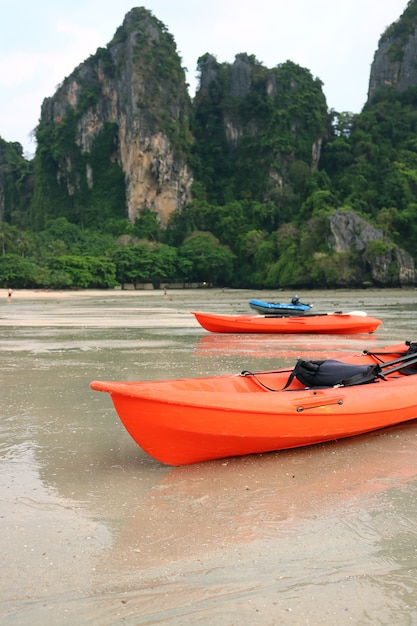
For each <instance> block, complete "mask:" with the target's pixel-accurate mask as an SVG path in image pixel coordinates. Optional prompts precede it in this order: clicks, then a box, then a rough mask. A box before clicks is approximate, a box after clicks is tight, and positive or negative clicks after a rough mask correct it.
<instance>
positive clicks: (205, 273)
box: [179, 232, 236, 285]
mask: <svg viewBox="0 0 417 626" xmlns="http://www.w3.org/2000/svg"><path fill="white" fill-rule="evenodd" d="M179 256H180V257H181V258H182V259H186V260H187V261H190V262H191V263H192V269H191V273H190V274H189V275H188V276H187V278H188V280H189V281H190V282H198V283H208V284H210V285H219V284H221V285H227V284H229V283H230V281H231V280H232V277H233V270H234V260H235V258H236V257H235V255H234V254H233V253H232V252H231V251H230V249H229V248H227V247H226V246H223V245H221V244H220V243H219V241H218V239H216V237H214V235H212V234H211V233H201V232H196V233H194V234H193V235H191V236H190V237H189V238H188V239H186V241H185V242H184V243H183V245H182V246H180V248H179Z"/></svg>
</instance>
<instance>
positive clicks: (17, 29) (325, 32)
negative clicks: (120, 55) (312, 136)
mask: <svg viewBox="0 0 417 626" xmlns="http://www.w3.org/2000/svg"><path fill="white" fill-rule="evenodd" d="M135 6H144V7H145V8H146V9H149V10H150V11H151V12H152V13H153V14H154V16H155V17H156V18H158V19H159V20H160V21H161V22H163V23H164V24H165V26H166V27H167V29H168V31H169V32H170V33H171V34H172V35H173V37H174V40H175V42H176V45H177V50H178V52H179V55H180V56H181V58H182V64H183V66H184V67H186V68H187V70H188V74H187V80H188V83H189V84H190V95H191V96H193V95H194V93H195V87H196V65H197V59H198V58H199V57H200V56H202V55H203V54H205V53H206V52H209V53H211V54H213V55H214V56H216V58H217V60H218V61H219V62H220V63H223V62H233V60H234V58H235V55H236V54H239V53H241V52H247V53H248V54H253V55H255V56H256V58H257V59H258V61H260V62H261V63H262V64H263V65H264V66H265V67H269V68H271V67H274V66H275V65H278V64H279V63H283V62H285V61H287V60H290V61H293V62H294V63H296V64H298V65H300V66H302V67H304V68H307V69H308V70H310V72H311V73H312V75H313V77H314V78H319V79H320V80H321V81H322V82H323V91H324V94H325V96H326V99H327V105H328V107H329V108H332V109H335V110H337V111H351V112H352V113H359V112H360V111H361V109H362V107H363V105H364V104H365V101H366V97H367V92H368V81H369V74H370V68H371V63H372V60H373V56H374V53H375V50H376V49H377V47H378V40H379V37H380V36H381V35H382V33H383V32H384V30H385V29H386V27H387V26H389V25H390V24H392V22H394V21H396V20H397V19H398V18H399V17H400V15H401V14H402V13H403V11H404V10H405V8H406V6H407V0H349V2H346V1H342V0H291V1H289V0H147V2H143V3H139V4H134V3H133V0H37V1H34V0H20V1H19V0H16V2H13V1H12V0H0V136H1V137H2V138H3V139H5V140H6V141H19V142H20V143H21V144H22V146H23V148H24V152H25V154H27V155H32V154H33V153H34V151H35V148H36V145H35V142H34V140H33V133H32V131H33V129H34V128H35V127H36V125H37V124H38V121H39V117H40V110H41V105H42V101H43V100H44V98H46V97H49V96H52V95H53V94H54V92H55V90H56V87H57V85H58V84H59V83H61V82H62V81H63V79H64V78H65V77H66V76H68V75H69V74H71V72H72V70H73V69H74V68H75V67H76V66H77V65H79V64H80V63H82V62H83V61H84V60H85V59H86V58H87V57H89V56H90V55H91V54H94V53H95V51H96V50H97V48H98V47H100V46H101V47H105V46H106V45H107V44H108V43H109V42H110V40H111V39H112V37H113V35H114V33H115V31H116V30H117V28H118V27H119V26H120V25H121V24H122V22H123V19H124V16H125V15H126V13H128V12H129V11H130V10H131V9H132V8H133V7H135Z"/></svg>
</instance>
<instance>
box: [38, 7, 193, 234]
mask: <svg viewBox="0 0 417 626" xmlns="http://www.w3.org/2000/svg"><path fill="white" fill-rule="evenodd" d="M189 110H190V99H189V96H188V92H187V88H186V83H185V74H184V71H183V68H182V67H181V61H180V58H179V56H178V54H177V52H176V46H175V43H174V41H173V38H172V37H171V35H169V33H167V31H166V30H165V28H164V26H163V25H162V24H161V23H160V22H159V21H158V20H157V19H156V18H154V17H153V16H152V14H151V13H150V12H148V11H146V10H145V9H143V8H138V9H133V10H132V11H130V12H129V13H128V14H127V15H126V17H125V20H124V22H123V25H122V26H121V27H120V28H119V29H118V31H117V32H116V34H115V36H114V38H113V40H112V42H111V43H110V44H109V45H108V46H107V48H106V49H99V50H98V51H97V53H96V54H95V55H93V56H92V57H90V58H89V59H88V60H87V61H86V62H85V63H83V64H82V65H80V66H79V67H78V68H76V69H75V71H74V72H73V73H72V74H71V75H70V76H69V77H68V78H66V79H65V81H64V82H63V84H62V85H61V86H60V88H59V89H58V90H57V92H56V93H55V95H54V96H53V97H52V98H47V99H46V100H45V101H44V103H43V106H42V111H41V121H40V125H39V131H40V132H38V145H39V146H40V148H41V150H42V146H43V141H42V137H43V135H42V130H43V129H45V128H47V127H48V126H51V125H52V126H55V127H56V126H57V125H69V123H70V121H71V122H73V121H74V120H75V126H74V133H73V138H72V139H73V142H74V143H75V144H76V146H77V147H78V154H79V155H82V158H83V160H84V162H85V163H86V165H85V169H84V168H83V170H81V171H79V163H75V162H74V158H73V155H72V154H71V151H67V153H66V154H64V155H61V156H60V158H59V159H57V171H56V177H57V180H58V181H60V182H62V181H63V180H65V182H66V186H67V191H68V194H69V195H70V196H73V197H74V198H75V199H76V198H77V193H81V190H82V187H83V185H84V186H85V187H86V188H87V189H89V190H92V189H93V188H94V187H97V186H100V185H101V184H103V185H104V181H102V180H100V173H99V171H98V168H97V167H95V164H94V159H91V158H90V159H89V155H91V154H92V151H93V148H94V145H95V142H96V141H97V139H98V137H99V136H100V134H101V133H102V132H103V129H105V127H106V125H109V124H111V125H114V127H115V128H116V132H115V135H114V138H113V146H112V150H111V152H110V154H109V155H108V158H109V159H110V160H112V161H115V162H117V163H118V164H119V166H120V167H121V169H122V171H123V174H124V180H125V198H126V207H125V216H126V217H128V218H129V219H130V220H131V221H132V222H133V221H134V219H135V217H137V216H138V214H139V212H140V210H141V209H142V208H144V207H146V208H149V209H151V210H153V211H155V212H156V213H157V215H158V217H159V220H160V222H161V224H162V225H165V224H166V221H167V219H168V217H169V215H170V214H171V212H172V211H173V210H174V209H177V208H180V207H181V206H183V205H184V204H185V203H187V202H188V201H189V200H190V188H191V184H192V175H191V172H190V170H189V168H188V166H187V159H186V152H187V141H189V138H188V136H189V130H188V115H189ZM58 131H59V129H58ZM67 145H68V142H67ZM75 169H77V170H78V178H76V179H75V180H74V175H73V174H74V170H75ZM80 201H82V200H80ZM84 202H86V200H85V199H84ZM87 202H88V200H87Z"/></svg>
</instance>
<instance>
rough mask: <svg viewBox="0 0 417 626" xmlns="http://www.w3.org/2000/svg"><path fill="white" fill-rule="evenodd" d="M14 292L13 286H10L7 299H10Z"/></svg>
mask: <svg viewBox="0 0 417 626" xmlns="http://www.w3.org/2000/svg"><path fill="white" fill-rule="evenodd" d="M12 294H13V289H11V287H9V288H8V290H7V299H8V300H11V299H12Z"/></svg>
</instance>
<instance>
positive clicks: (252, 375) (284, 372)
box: [240, 369, 292, 391]
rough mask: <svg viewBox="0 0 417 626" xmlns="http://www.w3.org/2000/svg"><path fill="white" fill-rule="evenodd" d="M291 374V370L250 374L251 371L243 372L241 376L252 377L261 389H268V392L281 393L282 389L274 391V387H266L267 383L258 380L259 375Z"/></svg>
mask: <svg viewBox="0 0 417 626" xmlns="http://www.w3.org/2000/svg"><path fill="white" fill-rule="evenodd" d="M289 372H292V369H290V370H276V371H271V372H256V373H254V372H250V371H249V370H243V371H242V372H240V375H241V376H251V377H252V378H254V379H255V381H256V382H257V383H258V385H260V386H261V387H263V388H264V389H267V390H268V391H281V389H273V388H272V387H268V385H265V383H263V382H262V381H261V380H259V378H257V375H260V374H262V375H265V374H287V373H289Z"/></svg>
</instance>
